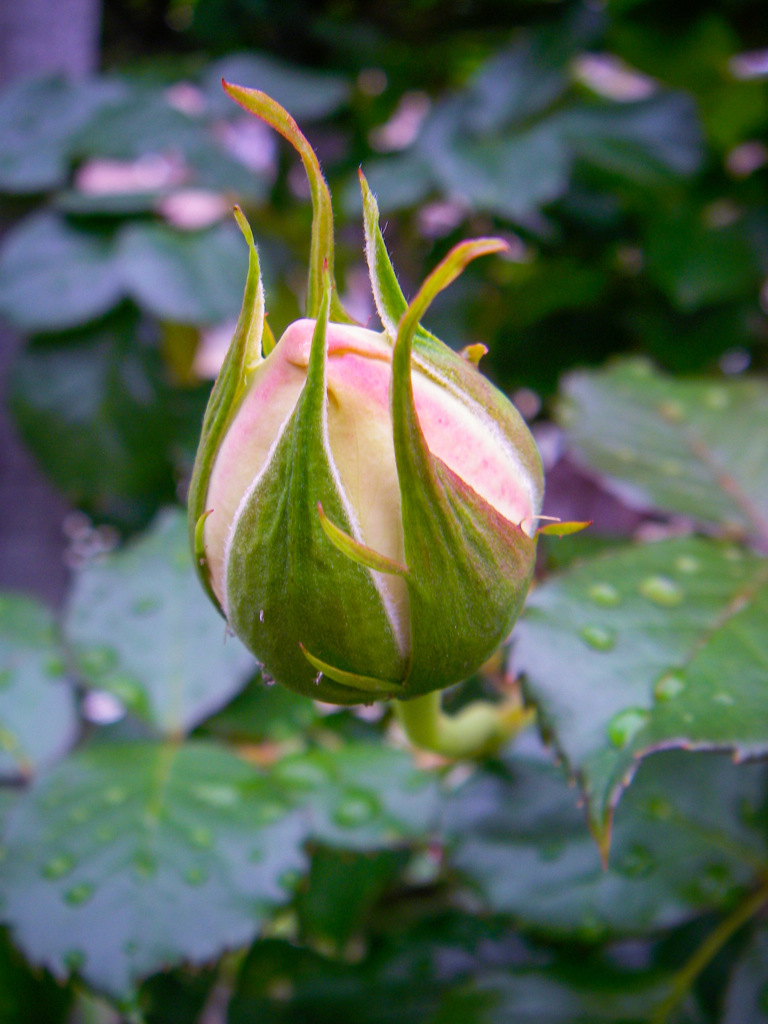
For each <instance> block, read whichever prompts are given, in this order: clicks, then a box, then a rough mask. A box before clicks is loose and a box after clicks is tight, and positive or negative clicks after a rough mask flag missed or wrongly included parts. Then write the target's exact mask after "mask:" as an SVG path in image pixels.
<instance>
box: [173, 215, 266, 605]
mask: <svg viewBox="0 0 768 1024" xmlns="http://www.w3.org/2000/svg"><path fill="white" fill-rule="evenodd" d="M234 214H235V220H236V221H237V224H238V227H239V228H240V230H241V231H242V233H243V236H244V238H245V240H246V242H247V243H248V276H247V278H246V281H245V292H244V294H243V304H242V307H241V309H240V316H239V318H238V321H237V326H236V328H235V334H234V337H233V338H232V343H231V344H230V346H229V351H228V352H227V354H226V356H225V358H224V362H223V364H222V367H221V370H220V371H219V375H218V377H217V378H216V383H215V384H214V386H213V390H212V391H211V397H210V398H209V399H208V406H207V408H206V410H205V416H204V417H203V427H202V431H201V435H200V443H199V445H198V447H197V456H196V457H195V465H194V469H193V470H192V479H191V481H190V484H189V494H188V497H187V515H188V522H189V537H190V544H191V546H192V550H193V551H194V552H195V569H196V570H197V574H198V576H199V577H200V580H201V581H202V584H203V586H204V587H205V590H206V592H207V594H208V596H209V597H210V599H211V600H212V601H213V603H214V604H215V605H216V607H217V608H218V609H219V611H221V610H222V609H221V606H220V605H219V601H218V598H217V597H216V595H215V593H214V592H213V588H212V587H211V582H210V572H209V569H208V563H207V559H206V554H205V548H204V546H203V543H202V522H204V517H205V514H206V511H207V509H206V507H205V502H206V497H207V494H208V483H209V481H210V478H211V471H212V470H213V463H214V461H215V459H216V454H217V452H218V450H219V445H220V444H221V441H222V439H223V438H224V434H225V433H226V431H227V428H228V427H229V424H230V423H231V422H232V418H233V416H234V414H235V412H236V410H237V407H238V405H239V404H240V400H241V398H242V397H243V395H244V394H245V391H246V388H247V385H248V381H249V379H250V376H251V373H252V372H253V370H254V369H255V367H256V366H257V365H258V364H259V363H260V362H261V360H262V358H263V356H262V351H261V340H262V333H263V330H264V323H265V320H264V287H263V285H262V281H261V270H260V267H259V254H258V251H257V249H256V246H255V244H254V241H253V232H252V231H251V228H250V225H249V223H248V221H247V220H246V219H245V217H244V215H243V212H242V210H241V209H240V208H239V207H238V206H236V207H235V209H234Z"/></svg>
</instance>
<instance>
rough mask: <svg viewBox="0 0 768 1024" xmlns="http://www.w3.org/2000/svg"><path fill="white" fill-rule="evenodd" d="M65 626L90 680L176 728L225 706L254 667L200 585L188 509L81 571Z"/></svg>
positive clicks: (162, 725)
mask: <svg viewBox="0 0 768 1024" xmlns="http://www.w3.org/2000/svg"><path fill="white" fill-rule="evenodd" d="M63 628H64V634H65V637H66V639H67V641H68V643H69V644H70V646H71V648H72V651H73V654H74V658H75V662H76V665H77V667H78V669H79V671H80V674H81V676H82V678H83V680H84V681H85V683H86V684H87V685H89V686H94V687H99V688H103V689H106V690H109V691H110V692H111V693H113V694H114V695H115V696H116V697H118V698H119V699H120V700H121V701H123V703H124V704H125V705H126V707H127V708H128V709H129V710H130V711H132V712H133V713H134V714H137V715H139V716H140V717H141V718H143V719H145V720H146V721H148V722H150V723H151V724H152V725H154V726H156V727H157V728H158V729H160V730H162V731H163V732H165V733H168V734H178V733H182V732H186V731H187V730H189V729H191V728H193V727H194V726H195V725H197V724H198V723H199V722H201V721H202V720H203V719H204V718H206V717H207V716H208V715H210V714H211V713H212V712H214V711H216V710H218V708H220V707H221V706H222V705H223V704H224V703H226V701H228V700H229V699H230V698H231V697H233V696H234V694H236V693H237V692H238V690H240V689H241V688H242V686H243V685H244V684H245V682H246V680H247V679H248V677H249V675H250V674H251V673H252V672H253V671H254V669H255V665H254V662H253V659H252V658H251V656H250V655H249V654H248V653H247V652H246V651H245V649H244V648H243V647H242V645H241V644H240V642H239V641H238V640H237V639H235V638H234V637H227V636H226V634H225V627H224V623H223V622H222V621H221V619H220V618H219V616H218V615H217V614H216V611H215V610H214V608H213V607H212V606H211V604H210V603H209V601H208V599H207V598H206V596H205V594H204V593H203V592H202V590H201V589H200V587H199V586H198V583H197V580H196V579H195V574H194V571H193V568H192V559H191V556H190V553H189V546H188V541H187V532H186V525H185V522H184V516H183V513H182V512H181V511H179V510H170V509H169V510H166V511H165V512H164V513H163V514H162V515H161V516H160V517H159V518H158V519H157V521H156V523H155V525H154V526H153V527H152V529H151V530H150V531H149V532H148V533H147V534H146V535H144V536H143V537H141V538H139V539H138V540H136V541H134V542H132V543H131V544H129V545H128V546H127V547H125V548H124V549H122V550H120V551H118V552H116V553H115V554H113V555H109V556H107V557H105V558H103V559H102V560H100V561H97V562H94V563H92V564H91V565H89V566H88V567H87V568H85V569H84V570H82V571H81V572H80V573H79V574H78V576H77V578H76V579H75V583H74V587H73V590H72V593H71V595H70V597H69V601H68V604H67V608H66V613H65V618H64V627H63Z"/></svg>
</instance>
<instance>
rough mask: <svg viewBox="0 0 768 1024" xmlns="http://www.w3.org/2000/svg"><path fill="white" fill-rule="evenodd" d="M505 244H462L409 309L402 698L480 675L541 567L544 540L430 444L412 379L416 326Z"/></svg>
mask: <svg viewBox="0 0 768 1024" xmlns="http://www.w3.org/2000/svg"><path fill="white" fill-rule="evenodd" d="M503 248H504V243H503V242H501V241H500V240H498V239H477V240H476V241H474V242H465V243H463V244H461V245H457V246H456V247H455V248H454V249H452V250H451V252H450V253H449V254H448V255H447V256H446V257H445V259H444V260H443V261H442V262H441V263H440V264H439V265H438V267H437V268H436V269H435V270H434V271H433V273H432V274H430V276H429V277H428V278H427V280H426V281H425V282H424V284H423V285H422V287H421V289H420V290H419V292H418V294H417V295H416V298H415V299H414V301H413V302H412V303H411V305H410V306H409V307H408V309H407V311H406V313H405V314H404V316H403V317H402V319H401V321H400V326H399V329H398V334H397V340H396V342H395V347H394V351H393V355H392V422H393V434H394V444H395V458H396V462H397V472H398V478H399V482H400V494H401V499H402V516H403V532H404V541H405V557H406V562H407V564H408V567H409V575H408V577H407V579H406V581H407V584H408V594H409V604H410V622H411V655H410V664H409V673H408V677H407V680H406V691H405V693H404V695H403V697H402V698H401V699H407V698H409V697H416V696H419V695H421V694H423V693H427V692H429V691H431V690H435V689H442V688H444V687H446V686H450V685H451V684H452V683H455V682H458V681H459V680H461V679H465V678H466V677H467V676H468V675H470V674H471V673H472V672H473V671H474V670H475V668H476V667H477V665H478V664H480V663H481V662H482V661H483V660H485V658H487V657H488V656H490V654H491V653H492V652H493V651H494V650H495V648H496V647H497V646H498V645H499V644H500V643H501V642H502V641H503V640H504V639H505V638H506V636H507V635H508V633H509V631H510V629H511V628H512V625H513V623H514V621H515V619H516V618H517V616H518V614H519V612H520V609H521V608H522V604H523V601H524V599H525V595H526V593H527V591H528V587H529V585H530V581H531V577H532V575H533V568H534V560H535V551H536V542H535V540H534V539H532V538H531V537H528V536H527V535H526V534H525V533H524V532H523V530H522V529H521V527H520V526H519V525H516V524H514V523H511V522H510V521H509V520H507V519H505V518H504V517H503V516H502V515H500V513H498V512H497V511H496V509H494V508H493V507H492V506H491V505H490V504H488V502H486V501H485V500H484V499H483V498H481V497H480V495H478V494H477V493H476V492H475V491H474V490H473V489H472V488H471V487H470V486H469V485H467V484H466V483H465V482H464V481H463V480H462V479H461V478H460V477H459V476H457V474H456V473H454V472H453V471H452V470H451V469H449V467H448V466H446V465H445V463H443V462H442V461H441V460H440V459H438V458H436V457H435V456H433V455H432V454H431V453H430V451H429V448H428V446H427V443H426V440H425V438H424V435H423V433H422V430H421V426H420V424H419V419H418V415H417V412H416V406H415V402H414V396H413V385H412V380H411V353H412V348H413V343H414V335H415V333H416V328H417V325H418V321H419V319H420V317H421V316H422V315H423V313H424V312H425V311H426V310H427V308H428V307H429V305H430V303H431V301H432V299H433V298H434V297H435V295H437V294H438V292H440V291H442V289H443V288H445V287H447V286H448V285H449V284H450V283H451V282H452V281H453V280H455V278H456V277H457V276H458V275H459V274H460V273H461V271H462V270H463V269H464V267H465V266H466V265H467V264H468V263H469V262H470V260H472V259H475V258H476V257H477V256H481V255H483V254H486V253H492V252H499V251H500V250H502V249H503ZM470 372H472V373H475V372H476V371H474V370H470ZM531 443H532V442H531ZM446 609H450V610H451V614H450V615H447V614H446Z"/></svg>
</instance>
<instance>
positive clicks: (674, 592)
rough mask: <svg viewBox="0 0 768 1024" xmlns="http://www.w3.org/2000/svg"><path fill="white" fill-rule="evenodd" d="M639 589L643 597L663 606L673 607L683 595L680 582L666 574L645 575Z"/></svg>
mask: <svg viewBox="0 0 768 1024" xmlns="http://www.w3.org/2000/svg"><path fill="white" fill-rule="evenodd" d="M639 589H640V593H641V594H642V595H643V597H644V598H646V599H647V600H648V601H653V603H654V604H660V605H662V606H663V607H664V608H674V607H675V606H676V605H678V604H680V602H681V601H682V600H683V597H684V594H683V588H682V587H681V586H680V584H679V583H675V581H674V580H671V579H670V578H669V577H668V576H647V577H646V578H645V579H644V580H643V581H642V583H641V584H640V587H639Z"/></svg>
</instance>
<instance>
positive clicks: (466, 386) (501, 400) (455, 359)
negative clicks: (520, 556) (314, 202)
mask: <svg viewBox="0 0 768 1024" xmlns="http://www.w3.org/2000/svg"><path fill="white" fill-rule="evenodd" d="M360 187H361V189H362V193H363V227H364V231H365V253H366V259H367V261H368V272H369V275H370V279H371V288H372V290H373V298H374V302H375V304H376V309H377V312H378V314H379V317H380V319H381V323H382V325H383V327H384V332H385V335H386V336H387V337H388V338H389V339H390V341H391V342H392V344H394V341H395V338H396V337H397V332H398V328H399V326H400V322H401V320H402V319H403V317H404V316H405V314H406V311H407V310H408V303H407V301H406V299H405V296H404V295H403V292H402V290H401V288H400V285H399V284H398V282H397V276H396V274H395V271H394V269H393V267H392V261H391V260H390V258H389V253H388V252H387V247H386V245H385V243H384V237H383V235H382V233H381V227H380V224H379V208H378V205H377V203H376V198H375V196H374V195H373V193H372V192H371V190H370V188H369V187H368V182H367V181H366V180H365V176H364V174H363V173H362V171H361V172H360ZM502 247H503V248H507V246H506V243H501V245H500V247H499V249H498V250H497V251H499V252H501V251H503V248H502ZM443 287H444V286H443ZM425 308H426V307H425ZM419 315H423V312H422V313H421V314H419ZM470 348H474V349H475V351H477V349H476V346H470ZM483 348H485V346H483ZM465 351H466V350H465ZM413 365H414V367H415V368H416V369H418V370H419V371H420V372H421V373H423V374H424V376H426V377H429V378H430V380H433V381H434V382H435V383H436V384H438V385H439V386H440V387H442V388H444V389H445V390H446V391H448V392H450V394H451V395H452V396H453V397H454V398H455V399H457V401H459V402H461V403H462V404H463V405H464V406H465V407H467V408H469V409H471V410H472V412H473V414H474V415H476V416H478V417H479V418H483V419H486V420H488V421H490V422H491V423H492V424H493V426H494V427H495V428H496V429H497V430H498V431H500V433H501V434H502V435H503V436H504V437H506V438H507V440H508V442H509V445H510V447H511V448H513V449H514V450H515V452H516V454H517V458H518V459H519V460H520V462H521V464H522V465H523V467H524V469H525V472H526V473H527V474H528V475H529V477H530V478H531V480H532V481H533V482H534V490H535V493H536V495H537V497H538V500H539V501H540V500H541V495H542V493H543V491H544V471H543V469H542V466H541V458H540V457H539V453H538V450H537V448H536V445H535V443H534V442H533V439H532V438H531V435H530V432H529V430H528V427H527V426H526V423H525V421H524V420H523V418H522V416H520V414H519V413H518V412H517V410H516V409H515V408H514V406H511V405H510V402H509V400H508V399H507V398H506V396H505V395H503V394H502V393H501V392H500V391H499V390H498V389H497V388H495V387H494V386H493V384H491V382H490V381H489V380H488V379H487V378H486V377H484V376H483V375H482V373H480V372H479V371H478V369H477V364H476V361H474V360H473V359H472V358H462V355H460V354H457V353H456V352H454V351H453V350H452V349H450V348H449V347H448V346H447V345H446V344H445V343H444V342H442V341H440V339H439V338H436V337H435V335H434V334H431V333H430V332H429V331H427V330H426V329H425V328H424V327H422V325H421V324H418V323H417V324H416V326H415V329H414V337H413Z"/></svg>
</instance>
